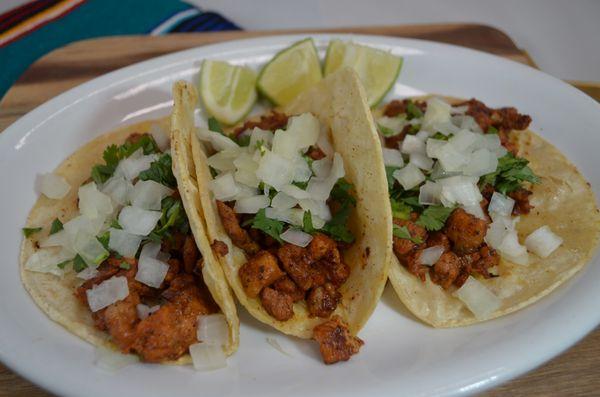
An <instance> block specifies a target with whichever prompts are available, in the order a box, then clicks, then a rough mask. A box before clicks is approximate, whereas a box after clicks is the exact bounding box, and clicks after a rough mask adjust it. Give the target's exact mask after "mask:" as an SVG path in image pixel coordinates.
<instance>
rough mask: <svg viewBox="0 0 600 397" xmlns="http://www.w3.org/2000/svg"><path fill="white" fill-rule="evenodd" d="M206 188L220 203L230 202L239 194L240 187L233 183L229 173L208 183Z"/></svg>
mask: <svg viewBox="0 0 600 397" xmlns="http://www.w3.org/2000/svg"><path fill="white" fill-rule="evenodd" d="M208 188H209V189H210V190H211V191H212V192H213V195H214V196H215V199H217V200H220V201H230V200H232V199H233V198H234V197H235V196H236V195H237V194H238V193H240V187H239V186H238V185H237V184H236V183H235V180H234V179H233V175H232V174H231V173H230V172H227V173H225V174H221V175H219V176H217V177H216V178H215V179H213V180H212V181H210V182H209V183H208Z"/></svg>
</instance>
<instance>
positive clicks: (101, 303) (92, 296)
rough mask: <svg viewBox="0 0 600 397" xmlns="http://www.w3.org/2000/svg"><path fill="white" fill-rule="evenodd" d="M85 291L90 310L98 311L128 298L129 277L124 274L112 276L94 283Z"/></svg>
mask: <svg viewBox="0 0 600 397" xmlns="http://www.w3.org/2000/svg"><path fill="white" fill-rule="evenodd" d="M85 293H86V295H87V301H88V305H89V306H90V310H91V311H92V312H97V311H98V310H101V309H104V308H105V307H107V306H110V305H112V304H113V303H115V302H118V301H120V300H123V299H125V298H127V296H128V295H129V287H128V286H127V278H126V277H123V276H115V277H111V278H109V279H108V280H105V281H103V282H101V283H100V284H98V285H94V287H92V288H91V289H88V290H86V291H85Z"/></svg>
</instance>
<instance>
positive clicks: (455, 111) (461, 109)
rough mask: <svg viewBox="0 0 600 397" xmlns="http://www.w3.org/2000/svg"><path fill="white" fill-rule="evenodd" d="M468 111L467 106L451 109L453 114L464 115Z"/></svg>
mask: <svg viewBox="0 0 600 397" xmlns="http://www.w3.org/2000/svg"><path fill="white" fill-rule="evenodd" d="M467 110H469V106H467V105H462V106H452V108H451V109H450V113H452V114H464V113H466V111H467Z"/></svg>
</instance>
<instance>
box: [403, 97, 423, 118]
mask: <svg viewBox="0 0 600 397" xmlns="http://www.w3.org/2000/svg"><path fill="white" fill-rule="evenodd" d="M406 114H407V116H408V119H409V120H412V119H419V118H421V117H423V111H422V110H421V109H419V107H418V106H417V105H415V104H414V103H413V101H408V103H407V104H406Z"/></svg>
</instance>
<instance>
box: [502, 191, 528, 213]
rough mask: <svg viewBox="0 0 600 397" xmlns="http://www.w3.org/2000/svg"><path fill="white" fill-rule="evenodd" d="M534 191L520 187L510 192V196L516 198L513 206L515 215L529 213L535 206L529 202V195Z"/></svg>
mask: <svg viewBox="0 0 600 397" xmlns="http://www.w3.org/2000/svg"><path fill="white" fill-rule="evenodd" d="M532 194H533V193H532V192H531V190H527V189H524V188H518V189H517V190H514V191H512V192H510V193H508V196H509V197H510V198H512V199H513V200H515V206H514V207H513V211H512V214H513V215H527V214H529V212H530V211H531V209H532V208H533V206H532V205H531V204H530V203H529V196H531V195H532Z"/></svg>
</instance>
